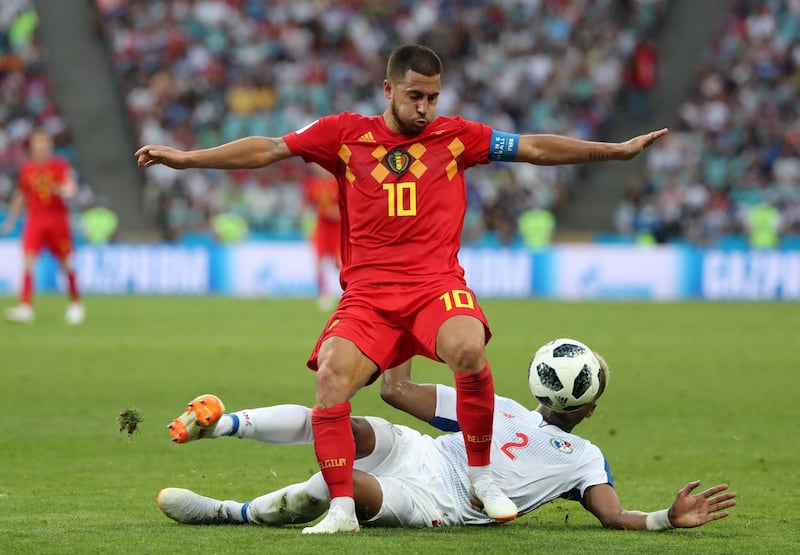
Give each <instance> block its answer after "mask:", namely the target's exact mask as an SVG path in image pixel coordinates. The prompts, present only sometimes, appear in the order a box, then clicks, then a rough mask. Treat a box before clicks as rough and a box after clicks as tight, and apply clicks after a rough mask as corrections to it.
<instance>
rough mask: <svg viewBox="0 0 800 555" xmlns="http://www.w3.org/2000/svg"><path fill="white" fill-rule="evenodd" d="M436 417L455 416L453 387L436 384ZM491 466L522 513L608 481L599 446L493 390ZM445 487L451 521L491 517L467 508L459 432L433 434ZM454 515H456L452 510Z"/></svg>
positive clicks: (471, 521)
mask: <svg viewBox="0 0 800 555" xmlns="http://www.w3.org/2000/svg"><path fill="white" fill-rule="evenodd" d="M436 417H437V420H436V421H434V423H435V424H436V425H438V426H439V427H443V428H445V429H446V428H447V426H442V423H443V422H448V421H450V422H456V413H455V390H454V389H453V388H450V387H446V386H442V385H440V386H437V410H436ZM492 434H493V436H492V451H491V468H492V475H493V477H494V478H495V482H496V484H497V485H498V486H500V488H501V489H502V490H503V492H504V493H505V494H506V495H507V496H508V497H509V498H510V499H511V500H512V501H514V503H515V504H516V505H517V509H518V510H519V514H520V515H523V514H525V513H529V512H530V511H533V510H534V509H536V508H537V507H540V506H541V505H543V504H545V503H547V502H549V501H552V500H553V499H556V498H558V497H569V498H571V499H581V498H582V497H583V494H584V492H585V491H586V488H588V487H590V486H593V485H597V484H612V485H613V481H612V478H611V473H610V471H609V469H608V466H607V462H606V460H605V457H603V454H602V453H601V452H600V449H598V448H597V446H595V445H593V444H592V443H591V442H590V441H588V440H586V439H583V438H581V437H579V436H576V435H574V434H571V433H567V432H564V431H563V430H561V429H560V428H558V427H556V426H553V425H550V424H547V423H546V422H545V421H544V420H543V418H542V415H541V414H540V413H538V412H536V411H530V410H528V409H527V408H525V407H524V406H522V405H520V404H519V403H517V402H516V401H513V400H512V399H507V398H505V397H500V396H495V407H494V430H493V432H492ZM435 445H436V447H437V448H438V450H439V451H440V452H441V453H442V454H443V455H444V456H442V457H441V458H440V461H441V464H442V475H443V479H444V483H445V488H446V489H447V492H448V494H449V495H450V496H451V497H452V498H453V501H454V505H455V507H456V508H457V512H458V513H459V514H458V515H457V519H456V520H457V522H455V523H454V524H488V523H491V522H494V521H493V520H492V519H490V518H489V517H488V516H486V514H485V513H483V512H481V511H479V510H475V509H473V508H472V506H471V505H470V502H469V497H468V488H469V481H468V479H467V455H466V449H465V446H464V437H463V435H462V434H461V433H454V434H447V435H443V436H440V437H438V438H436V439H435ZM453 516H456V515H453Z"/></svg>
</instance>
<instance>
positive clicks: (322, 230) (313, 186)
mask: <svg viewBox="0 0 800 555" xmlns="http://www.w3.org/2000/svg"><path fill="white" fill-rule="evenodd" d="M314 168H315V169H316V171H315V172H314V173H313V174H312V175H310V176H309V177H308V178H307V179H306V180H305V183H304V186H305V203H306V205H307V206H310V207H312V208H313V209H314V215H315V223H314V231H313V233H312V236H311V240H312V241H313V243H314V252H315V254H316V257H317V267H316V270H317V290H318V291H319V306H320V308H321V309H323V310H329V309H330V307H331V306H332V304H333V302H334V297H335V294H334V292H333V291H331V286H330V284H329V282H328V280H327V275H328V272H327V270H328V269H330V268H336V269H338V268H340V267H341V258H340V256H339V244H340V242H341V227H342V226H341V221H342V219H341V216H340V215H339V184H338V183H337V182H336V178H335V177H333V176H332V175H331V174H329V173H328V172H326V171H325V170H324V169H323V168H322V167H321V166H318V165H316V164H314Z"/></svg>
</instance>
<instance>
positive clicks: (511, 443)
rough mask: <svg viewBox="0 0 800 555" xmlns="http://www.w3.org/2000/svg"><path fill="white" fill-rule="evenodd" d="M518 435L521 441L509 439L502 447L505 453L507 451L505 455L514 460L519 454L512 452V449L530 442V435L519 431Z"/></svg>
mask: <svg viewBox="0 0 800 555" xmlns="http://www.w3.org/2000/svg"><path fill="white" fill-rule="evenodd" d="M516 436H517V439H518V440H519V441H509V442H508V443H505V444H503V446H502V447H501V448H500V450H501V451H502V452H503V453H505V455H506V456H507V457H508V458H509V459H511V460H512V461H513V460H516V458H517V456H516V455H515V454H514V453H512V452H511V450H512V449H520V448H522V447H525V446H526V445H528V443H530V439H528V436H526V435H525V434H523V433H522V432H517V433H516Z"/></svg>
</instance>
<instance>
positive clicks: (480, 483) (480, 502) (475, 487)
mask: <svg viewBox="0 0 800 555" xmlns="http://www.w3.org/2000/svg"><path fill="white" fill-rule="evenodd" d="M469 501H470V503H471V504H472V506H473V507H475V508H476V509H483V510H484V512H485V513H486V514H487V515H488V516H489V518H492V519H494V520H496V521H497V522H508V521H509V520H514V519H515V518H517V506H516V505H515V504H514V502H513V501H511V499H509V498H508V496H507V495H506V494H505V493H503V490H501V489H500V487H499V486H498V485H497V484H495V483H494V481H493V480H492V479H491V477H489V476H485V477H481V478H478V479H477V480H475V482H473V483H472V485H471V486H470V488H469Z"/></svg>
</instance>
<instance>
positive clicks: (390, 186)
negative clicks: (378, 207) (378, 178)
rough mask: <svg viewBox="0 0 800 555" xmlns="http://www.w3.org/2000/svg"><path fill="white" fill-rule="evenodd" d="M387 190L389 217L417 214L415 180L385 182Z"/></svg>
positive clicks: (384, 185)
mask: <svg viewBox="0 0 800 555" xmlns="http://www.w3.org/2000/svg"><path fill="white" fill-rule="evenodd" d="M383 190H384V191H386V192H387V197H388V198H387V199H386V200H387V201H388V208H389V217H390V218H393V217H395V216H416V215H417V184H416V183H415V182H414V181H403V182H402V183H384V184H383Z"/></svg>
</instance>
